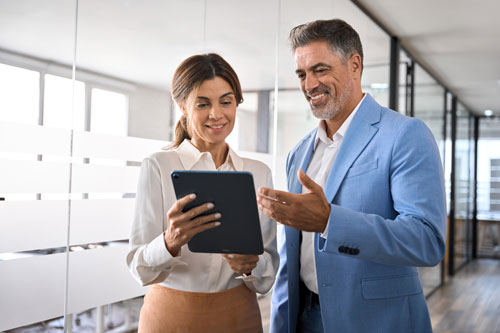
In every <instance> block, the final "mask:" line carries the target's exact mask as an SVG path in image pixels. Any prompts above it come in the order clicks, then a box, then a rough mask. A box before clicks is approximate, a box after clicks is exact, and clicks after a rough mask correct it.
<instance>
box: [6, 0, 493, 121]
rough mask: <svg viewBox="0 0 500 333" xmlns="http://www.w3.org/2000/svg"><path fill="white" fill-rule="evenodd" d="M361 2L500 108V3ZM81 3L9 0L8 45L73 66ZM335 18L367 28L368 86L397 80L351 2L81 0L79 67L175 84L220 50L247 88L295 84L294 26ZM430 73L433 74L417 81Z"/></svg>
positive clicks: (477, 103) (382, 37) (379, 39)
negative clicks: (184, 70) (176, 75)
mask: <svg viewBox="0 0 500 333" xmlns="http://www.w3.org/2000/svg"><path fill="white" fill-rule="evenodd" d="M360 2H361V3H362V4H363V6H365V7H366V8H367V9H368V10H369V11H370V12H372V13H373V15H374V16H375V17H376V18H377V19H378V20H379V21H381V22H382V23H383V24H384V25H385V26H386V27H387V28H388V30H390V31H391V32H392V33H393V34H394V35H397V36H398V37H400V39H401V43H402V45H403V46H404V47H405V48H406V49H407V50H409V51H410V52H411V53H412V55H413V56H414V57H415V58H416V59H417V60H419V61H420V62H421V63H422V64H423V65H424V66H425V67H426V68H427V69H429V71H430V72H431V73H432V74H433V75H434V76H435V77H437V78H438V79H439V80H440V81H441V82H443V83H444V84H445V85H446V86H448V87H449V88H450V90H451V91H452V92H454V93H456V94H457V95H458V96H459V98H460V100H461V101H463V102H464V104H465V105H466V106H467V107H468V108H470V109H471V110H472V111H475V112H478V113H481V112H483V111H484V110H485V109H492V110H494V111H496V112H499V115H500V83H499V80H500V61H498V60H497V59H500V43H497V42H493V40H494V38H495V37H496V36H498V35H500V23H498V22H500V20H496V17H495V14H496V13H497V12H498V10H500V2H499V3H498V4H497V1H496V0H482V1H481V2H472V1H465V0H440V1H431V0H421V1H409V0H404V1H401V0H365V1H360ZM75 4H76V1H69V0H45V1H43V2H40V1H38V0H16V1H9V0H0V50H3V51H6V52H12V53H16V54H22V55H27V56H30V57H34V58H36V59H39V60H42V61H45V62H46V63H47V64H49V63H51V62H54V63H59V64H65V65H67V66H69V67H70V66H71V64H72V60H73V50H74V36H75V34H74V31H75ZM205 4H206V6H205ZM478 4H480V6H479V5H478ZM332 17H340V18H343V19H345V20H346V21H348V22H349V23H350V24H351V25H352V26H353V27H354V28H355V29H356V30H357V31H358V32H359V34H360V36H361V39H362V43H363V47H364V51H365V71H364V74H363V81H364V85H365V86H368V85H370V84H371V83H379V82H387V81H388V74H389V73H388V66H387V64H388V61H389V45H390V43H389V38H388V36H387V35H386V34H385V33H384V32H383V30H382V29H381V28H379V27H378V26H377V25H376V24H375V23H374V22H372V21H371V20H369V19H368V18H367V17H366V16H365V15H364V14H363V13H362V12H361V11H360V10H359V9H358V8H357V7H356V6H355V5H354V4H353V2H351V1H349V0H309V1H307V2H305V1H304V0H273V1H269V0H253V1H237V2H236V1H231V0H183V1H175V0H168V1H167V0H148V1H140V0H107V1H100V0H86V1H79V7H78V25H77V26H78V29H77V35H76V36H77V43H76V50H77V53H76V67H77V70H78V69H84V70H87V71H91V72H95V73H100V74H103V75H106V76H110V77H114V78H118V79H120V80H123V81H126V82H130V83H132V84H137V85H144V86H150V87H154V88H156V89H161V90H166V89H169V86H170V79H171V77H172V74H173V71H174V69H175V67H176V66H177V65H178V64H179V63H180V62H181V61H182V59H184V58H186V57H187V56H189V55H192V54H195V53H201V52H211V51H214V52H218V53H220V54H221V55H223V56H224V57H225V58H226V59H227V60H228V61H229V62H230V63H231V64H232V65H233V67H234V68H235V70H236V72H237V73H238V74H239V76H240V79H241V81H242V86H243V89H244V90H258V89H272V88H274V86H275V84H276V83H277V84H278V86H279V87H281V88H287V89H290V88H293V89H294V88H297V87H298V82H297V79H296V77H295V74H294V69H295V68H294V61H293V56H292V54H291V52H290V50H289V48H288V45H287V41H286V38H287V35H288V32H289V31H290V29H291V28H292V27H294V26H296V25H298V24H301V23H304V22H308V21H312V20H316V19H327V18H332ZM0 61H2V57H1V54H0ZM422 80H428V78H425V79H424V78H422V76H421V77H420V81H419V78H417V79H416V81H417V82H416V83H417V84H419V83H422Z"/></svg>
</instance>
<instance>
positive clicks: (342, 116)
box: [325, 90, 363, 138]
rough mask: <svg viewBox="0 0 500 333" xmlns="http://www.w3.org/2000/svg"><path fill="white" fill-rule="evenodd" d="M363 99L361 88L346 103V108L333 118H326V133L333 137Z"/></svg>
mask: <svg viewBox="0 0 500 333" xmlns="http://www.w3.org/2000/svg"><path fill="white" fill-rule="evenodd" d="M362 99H363V92H362V91H361V90H359V91H358V92H356V93H355V94H353V96H352V98H351V99H350V100H349V103H346V105H345V106H344V108H342V109H341V110H339V112H338V113H337V114H336V115H335V116H334V117H333V118H331V119H327V120H325V125H326V134H327V135H328V137H329V138H332V137H333V135H334V134H335V133H336V132H337V131H338V130H339V128H340V126H342V124H343V123H344V121H345V120H346V119H347V118H349V116H350V115H351V113H352V112H353V111H354V109H355V108H356V106H357V105H358V104H359V102H360V101H361V100H362Z"/></svg>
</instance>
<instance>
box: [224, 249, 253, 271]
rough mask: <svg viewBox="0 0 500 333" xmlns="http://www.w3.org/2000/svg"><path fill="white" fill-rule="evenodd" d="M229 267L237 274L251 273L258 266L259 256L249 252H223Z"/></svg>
mask: <svg viewBox="0 0 500 333" xmlns="http://www.w3.org/2000/svg"><path fill="white" fill-rule="evenodd" d="M222 256H223V257H224V259H226V262H227V263H228V264H229V267H231V269H232V270H233V271H234V272H236V273H237V274H246V275H251V274H252V270H253V269H254V268H255V266H257V262H258V261H259V256H257V255H248V254H223V255H222Z"/></svg>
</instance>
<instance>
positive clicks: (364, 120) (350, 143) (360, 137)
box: [325, 95, 381, 202]
mask: <svg viewBox="0 0 500 333" xmlns="http://www.w3.org/2000/svg"><path fill="white" fill-rule="evenodd" d="M380 116H381V110H380V105H378V104H377V102H376V101H375V100H374V99H373V98H372V97H371V96H370V95H367V96H366V97H365V100H364V101H363V103H362V104H361V105H360V107H359V110H358V112H357V113H356V115H355V116H354V118H353V120H352V122H351V124H350V125H349V128H348V129H347V132H346V135H345V137H344V140H343V141H342V145H341V146H340V149H339V152H338V154H337V157H336V158H335V162H334V163H333V166H332V169H331V170H330V174H329V175H328V179H327V180H326V185H325V195H326V198H327V200H328V202H332V201H333V198H335V195H336V194H337V191H338V190H339V187H340V185H341V184H342V181H343V180H344V177H345V175H346V173H347V171H348V170H349V168H350V167H351V165H352V164H353V162H354V161H355V160H356V158H357V157H358V156H359V154H360V153H361V152H362V151H363V149H364V148H365V147H366V145H367V144H368V143H369V142H370V141H371V139H372V138H373V136H374V135H375V133H377V131H378V128H377V127H375V126H373V124H376V123H378V122H379V121H380Z"/></svg>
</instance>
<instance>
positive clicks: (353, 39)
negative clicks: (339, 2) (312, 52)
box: [288, 19, 363, 68]
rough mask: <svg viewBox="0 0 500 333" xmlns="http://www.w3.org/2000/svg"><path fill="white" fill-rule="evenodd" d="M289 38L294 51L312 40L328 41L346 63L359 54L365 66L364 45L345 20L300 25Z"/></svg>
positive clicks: (292, 31) (319, 21) (291, 32)
mask: <svg viewBox="0 0 500 333" xmlns="http://www.w3.org/2000/svg"><path fill="white" fill-rule="evenodd" d="M288 40H289V42H290V44H291V46H292V50H294V51H295V49H297V48H298V47H302V46H306V45H308V44H310V43H312V42H320V41H326V42H328V44H329V45H330V47H331V48H332V50H333V51H334V52H336V53H337V54H339V55H340V57H341V58H342V60H343V62H344V63H346V62H347V60H349V59H350V58H351V57H352V56H353V55H354V54H359V56H360V57H361V68H363V46H362V45H361V40H360V38H359V35H358V33H357V32H356V30H354V29H353V28H352V27H351V26H350V25H349V24H348V23H347V22H345V21H343V20H340V19H333V20H317V21H313V22H309V23H305V24H301V25H298V26H296V27H295V28H293V29H292V30H291V31H290V36H289V37H288Z"/></svg>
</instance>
